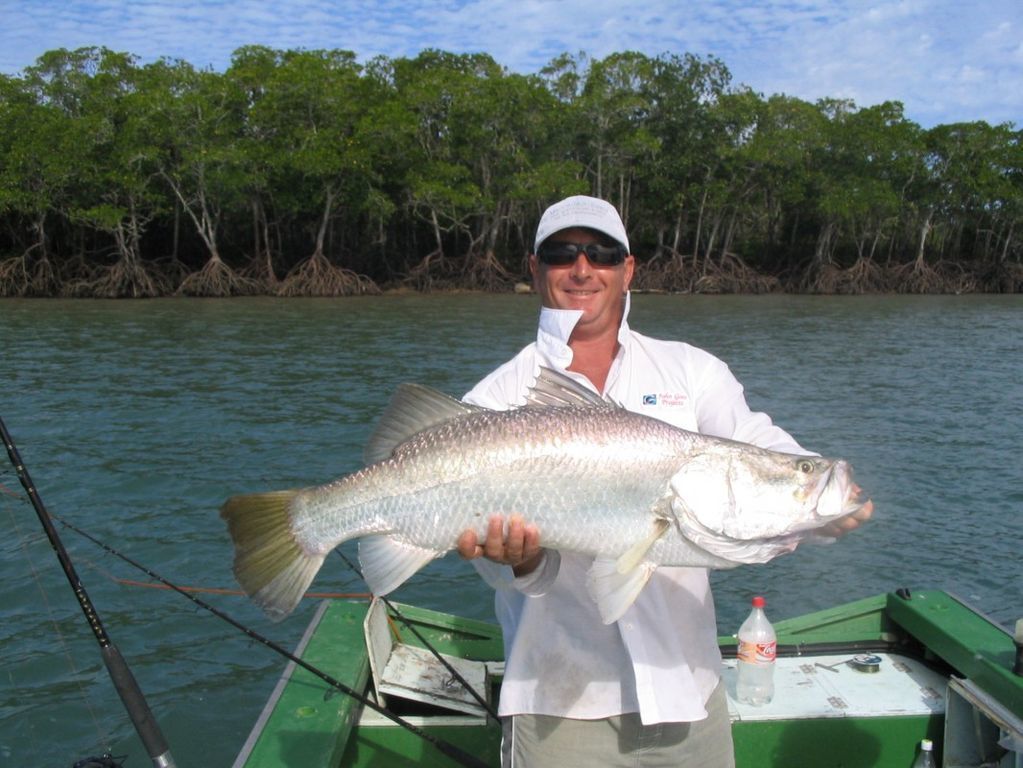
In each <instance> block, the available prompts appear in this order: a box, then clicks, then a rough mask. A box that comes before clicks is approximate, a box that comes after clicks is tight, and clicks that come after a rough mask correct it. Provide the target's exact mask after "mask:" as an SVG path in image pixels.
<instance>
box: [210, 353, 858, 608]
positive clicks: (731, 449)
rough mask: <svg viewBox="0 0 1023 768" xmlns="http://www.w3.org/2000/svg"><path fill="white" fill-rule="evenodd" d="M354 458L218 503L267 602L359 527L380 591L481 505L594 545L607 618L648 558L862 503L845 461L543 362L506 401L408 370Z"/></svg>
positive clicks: (634, 587) (779, 537)
mask: <svg viewBox="0 0 1023 768" xmlns="http://www.w3.org/2000/svg"><path fill="white" fill-rule="evenodd" d="M366 458H367V461H368V462H369V463H368V465H367V466H366V467H365V468H364V469H362V470H360V471H358V472H355V473H354V474H351V475H346V476H344V477H341V478H339V479H338V480H335V481H333V482H331V483H327V484H326V485H320V486H315V487H310V488H303V489H298V490H288V491H275V492H270V493H257V494H249V495H243V496H234V497H232V498H230V499H228V500H227V502H226V503H225V504H224V506H223V507H222V509H221V516H222V517H223V518H224V519H225V520H226V521H227V525H228V528H229V530H230V533H231V536H232V538H233V539H234V544H235V560H234V572H235V576H236V577H237V579H238V581H239V582H240V583H241V585H242V587H243V588H244V589H245V591H246V592H247V593H248V594H249V595H250V596H251V597H252V598H253V600H255V601H256V603H258V604H259V605H260V606H261V607H262V608H263V609H264V610H265V611H266V612H267V614H268V615H270V616H271V617H272V618H275V619H280V618H283V617H284V616H286V615H287V614H288V613H290V612H291V610H292V609H294V607H295V605H296V604H297V603H298V601H299V600H300V599H301V597H302V595H303V593H304V592H305V590H306V589H307V587H308V586H309V584H310V583H311V582H312V580H313V578H314V577H315V576H316V573H317V572H318V571H319V569H320V566H321V565H322V564H323V561H324V558H325V557H326V556H327V555H328V554H329V553H330V551H331V550H332V549H334V548H335V547H337V546H338V545H339V544H341V543H342V542H344V541H347V540H349V539H353V538H361V541H360V543H359V559H360V561H361V564H362V570H363V575H364V577H365V579H366V582H367V584H368V586H369V588H370V589H371V590H372V591H373V593H374V594H377V595H384V594H387V593H388V592H390V591H391V590H393V589H395V588H396V587H398V586H399V585H400V584H401V583H402V582H404V581H405V580H406V579H408V578H409V577H410V576H412V574H414V573H415V572H416V571H418V570H419V569H420V568H422V567H423V566H424V565H426V563H428V562H429V561H430V560H432V559H434V558H436V557H440V556H441V555H443V554H444V553H446V552H448V551H449V550H451V549H453V548H454V547H455V544H456V542H457V540H458V537H459V535H460V534H461V533H462V532H463V531H465V530H466V529H468V528H475V529H476V531H477V533H478V534H479V535H480V537H481V538H482V537H483V535H484V532H485V531H486V527H487V524H488V520H489V518H490V516H491V515H492V514H495V513H501V514H504V515H506V516H507V515H509V514H513V513H517V514H519V515H521V516H522V518H523V519H525V520H526V521H528V522H532V523H535V524H536V525H537V527H538V528H539V531H540V536H541V543H542V545H543V546H545V547H548V548H552V549H560V550H570V551H575V552H582V553H586V554H590V555H593V556H594V557H595V562H594V565H593V568H592V569H591V571H590V574H589V579H588V581H589V589H590V593H591V595H592V596H593V599H594V600H596V602H597V604H598V606H599V608H600V612H601V615H602V618H603V619H604V621H605V622H607V623H611V622H612V621H615V620H616V619H617V618H618V617H620V616H621V614H622V613H624V611H625V610H626V609H627V608H628V607H629V605H631V604H632V602H633V601H634V600H635V598H636V595H638V594H639V591H640V590H641V589H642V588H643V585H644V584H645V583H646V582H647V580H648V579H649V578H650V575H651V574H652V573H653V572H654V570H655V569H656V568H657V567H658V566H660V565H677V566H703V567H711V568H731V567H734V566H736V565H738V564H741V563H762V562H766V561H767V560H770V559H771V558H773V557H775V556H776V555H779V554H782V553H784V552H789V551H791V550H792V549H794V548H795V547H796V545H797V544H798V543H799V542H800V541H802V540H803V539H804V538H806V537H807V536H811V535H813V531H814V530H815V529H817V528H819V527H821V526H823V525H825V524H827V523H829V522H831V521H832V520H834V519H836V518H839V517H842V516H844V515H847V514H850V513H853V512H855V511H856V510H857V509H859V507H860V506H861V505H860V503H859V500H858V499H857V497H856V492H855V485H854V484H853V482H852V473H851V471H850V468H849V465H848V464H847V463H846V462H844V461H837V460H832V459H823V458H819V457H814V456H793V455H788V454H783V453H777V452H774V451H768V450H764V449H762V448H757V447H755V446H752V445H747V444H745V443H739V442H735V441H732V440H725V439H721V438H715V437H708V436H706V435H701V434H698V433H695V432H689V431H686V430H683V429H679V428H677V427H674V426H672V425H670V424H667V423H665V422H663V421H660V420H657V419H653V418H650V417H647V416H643V415H640V414H637V413H632V412H630V411H627V410H625V409H623V408H621V407H619V406H617V405H614V404H612V403H608V402H606V401H604V400H602V399H600V398H599V397H598V396H597V395H596V394H594V393H592V392H590V391H589V390H587V389H585V388H584V387H582V386H580V385H578V384H577V383H576V382H574V381H573V380H572V379H570V378H568V377H566V376H563V375H561V374H559V373H556V372H554V371H551V370H549V369H541V372H540V375H539V377H538V379H537V383H536V385H534V387H533V389H532V390H531V393H530V398H529V404H527V405H526V406H524V407H522V408H518V409H514V410H510V411H491V410H488V409H485V408H480V407H477V406H472V405H468V404H466V403H463V402H460V401H458V400H455V399H453V398H451V397H448V396H447V395H444V394H441V393H440V392H437V391H435V390H432V389H429V388H427V387H422V386H418V385H411V384H406V385H403V386H401V387H400V388H399V389H398V390H397V392H396V393H395V395H394V397H393V398H392V400H391V402H390V404H389V406H388V408H387V410H386V411H385V413H384V415H383V417H382V418H381V421H380V425H379V426H378V428H377V431H376V433H375V434H374V436H373V438H372V439H371V440H370V443H369V445H368V447H367V451H366Z"/></svg>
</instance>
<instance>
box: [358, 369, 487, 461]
mask: <svg viewBox="0 0 1023 768" xmlns="http://www.w3.org/2000/svg"><path fill="white" fill-rule="evenodd" d="M481 410H483V409H482V408H480V407H479V406H476V405H470V404H469V403H463V402H462V401H461V400H456V399H455V398H453V397H451V396H450V395H445V394H444V393H443V392H438V391H437V390H436V389H431V388H430V387H424V386H423V385H421V384H402V385H401V386H399V387H398V389H397V390H395V392H394V395H392V396H391V402H389V403H388V404H387V408H385V409H384V412H383V415H381V417H380V421H379V422H378V423H377V426H376V429H375V430H373V434H372V435H371V436H370V438H369V442H367V443H366V451H365V454H364V458H365V461H366V463H367V464H372V463H373V462H376V461H383V460H384V459H386V458H387V457H388V456H390V455H391V454H392V453H393V452H394V449H395V448H397V447H398V446H399V445H401V444H402V443H404V442H405V441H406V440H408V439H409V438H410V437H412V436H413V435H415V434H417V433H419V432H422V431H423V430H424V429H430V428H431V427H436V426H438V425H439V424H443V423H445V422H447V421H451V420H452V419H457V418H458V417H460V416H465V415H467V414H470V413H476V412H477V411H481Z"/></svg>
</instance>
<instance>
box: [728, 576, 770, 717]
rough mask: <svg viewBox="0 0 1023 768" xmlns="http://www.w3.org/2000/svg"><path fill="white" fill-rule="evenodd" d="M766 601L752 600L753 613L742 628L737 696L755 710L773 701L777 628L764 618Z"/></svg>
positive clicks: (740, 633)
mask: <svg viewBox="0 0 1023 768" xmlns="http://www.w3.org/2000/svg"><path fill="white" fill-rule="evenodd" d="M764 604H765V601H764V598H762V597H759V596H757V597H754V598H753V610H752V611H750V614H749V616H747V617H746V620H745V621H744V622H743V623H742V626H741V627H739V662H738V672H739V676H738V679H737V682H736V686H735V695H736V697H737V698H738V699H739V701H741V702H743V703H745V704H752V705H753V706H760V705H762V704H767V703H768V702H769V701H770V700H771V699H772V698H773V697H774V659H775V655H776V653H777V648H778V641H777V638H776V636H775V634H774V627H772V626H771V622H769V621H768V620H767V616H766V615H765V614H764Z"/></svg>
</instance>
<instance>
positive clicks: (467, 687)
mask: <svg viewBox="0 0 1023 768" xmlns="http://www.w3.org/2000/svg"><path fill="white" fill-rule="evenodd" d="M334 551H335V552H337V553H338V555H339V556H340V557H341V559H342V560H344V561H345V563H346V564H347V565H348V567H349V568H351V569H352V570H353V571H355V573H356V574H357V575H358V577H359V578H360V579H363V581H365V578H364V577H363V575H362V571H360V570H359V569H358V568H357V567H356V565H355V563H353V562H352V561H351V560H349V559H348V558H347V557H346V556H345V553H344V552H342V551H341V550H340V549H335V550H334ZM377 600H380V601H381V602H382V603H383V604H384V605H386V606H387V609H388V610H389V611H390V612H391V613H393V614H394V616H395V618H397V619H398V621H400V622H401V623H402V624H404V625H405V627H406V629H408V630H409V631H411V632H412V634H413V635H415V636H416V638H417V639H418V640H419V642H421V643H422V644H423V646H424V647H425V648H426V650H428V651H429V652H430V653H432V654H433V657H434V658H435V659H437V661H439V662H440V663H441V665H442V666H443V667H444V669H446V670H447V671H448V672H449V673H450V674H451V676H452V677H453V678H454V679H455V680H457V681H458V682H459V684H460V685H461V686H462V687H463V688H464V689H465V690H466V691H468V692H469V695H470V696H472V697H473V698H474V699H476V702H477V703H478V704H479V705H480V706H481V707H483V709H485V710H486V712H487V714H488V715H490V716H491V717H492V718H494V720H495V721H496V722H501V719H500V718H499V717H498V715H497V712H495V711H494V708H493V707H491V706H490V704H489V703H488V702H487V700H486V699H485V698H483V696H482V695H481V694H480V693H479V692H478V691H477V690H476V689H475V688H473V686H472V684H471V683H470V682H469V681H468V680H466V679H465V678H464V677H463V676H462V675H461V674H460V673H459V672H458V670H456V669H455V668H454V667H453V666H452V665H451V662H449V661H448V660H447V659H445V658H444V656H442V655H441V653H440V651H438V650H437V649H436V648H434V647H433V645H431V644H430V641H429V640H427V639H426V638H425V637H423V635H422V634H421V633H420V632H419V630H418V629H416V628H415V627H414V626H413V625H412V622H410V621H409V620H408V619H407V618H405V615H404V614H403V613H402V612H401V611H399V610H398V608H397V607H396V606H395V605H394V604H393V603H392V602H391V601H390V600H388V599H387V598H386V597H383V596H380V595H378V596H377Z"/></svg>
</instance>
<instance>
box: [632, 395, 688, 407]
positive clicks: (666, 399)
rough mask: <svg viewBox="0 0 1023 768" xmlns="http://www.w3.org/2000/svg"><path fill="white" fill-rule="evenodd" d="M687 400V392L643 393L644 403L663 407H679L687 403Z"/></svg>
mask: <svg viewBox="0 0 1023 768" xmlns="http://www.w3.org/2000/svg"><path fill="white" fill-rule="evenodd" d="M687 400H688V398H687V397H686V394H685V392H655V393H651V394H648V395H643V405H651V406H658V405H660V406H661V407H663V408H679V407H681V406H683V405H685V404H686V401H687Z"/></svg>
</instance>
